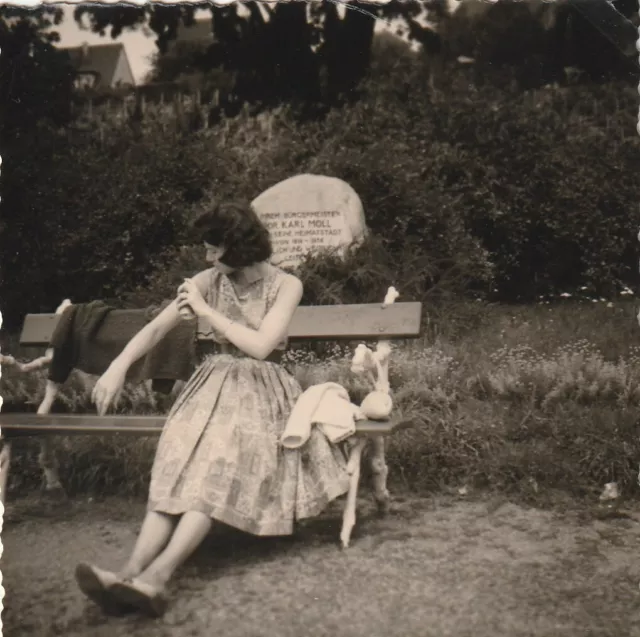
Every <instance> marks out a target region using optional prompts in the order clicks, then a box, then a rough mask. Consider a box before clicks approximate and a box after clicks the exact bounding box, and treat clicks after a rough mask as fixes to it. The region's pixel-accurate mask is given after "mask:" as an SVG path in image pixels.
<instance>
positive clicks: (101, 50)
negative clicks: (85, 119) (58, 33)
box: [63, 43, 133, 87]
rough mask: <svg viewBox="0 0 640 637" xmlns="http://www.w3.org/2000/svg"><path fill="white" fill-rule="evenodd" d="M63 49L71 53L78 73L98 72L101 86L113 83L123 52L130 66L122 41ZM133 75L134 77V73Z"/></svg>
mask: <svg viewBox="0 0 640 637" xmlns="http://www.w3.org/2000/svg"><path fill="white" fill-rule="evenodd" d="M63 51H67V53H68V54H69V57H70V58H71V63H72V64H73V65H74V66H75V68H76V72H77V73H97V74H98V81H97V85H98V86H101V87H105V86H111V85H112V84H113V79H114V75H115V73H116V69H117V67H118V59H119V57H120V54H121V53H124V56H125V60H126V62H127V66H129V58H128V57H127V54H126V51H125V48H124V45H123V44H122V43H114V44H95V45H91V46H88V45H84V46H76V47H72V48H67V49H63ZM129 73H131V66H129ZM131 77H132V79H133V73H131Z"/></svg>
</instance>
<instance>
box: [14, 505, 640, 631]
mask: <svg viewBox="0 0 640 637" xmlns="http://www.w3.org/2000/svg"><path fill="white" fill-rule="evenodd" d="M566 505H567V506H565V507H564V508H563V509H562V510H556V511H544V510H541V509H539V508H538V509H536V508H530V507H526V506H522V505H520V504H515V503H510V502H506V501H504V500H502V501H498V500H491V499H488V500H487V499H486V498H485V499H475V498H452V497H447V496H432V497H428V498H425V497H418V496H405V497H402V496H398V497H396V498H395V499H394V504H393V509H392V515H390V516H388V517H386V518H377V517H376V516H375V515H374V514H373V510H372V509H373V505H372V503H371V502H368V503H367V502H362V504H361V506H360V509H359V513H360V517H359V524H358V526H357V527H356V533H355V534H354V541H353V544H352V545H351V546H350V548H349V549H348V550H347V551H340V550H338V548H337V534H338V529H339V511H338V507H337V506H332V507H330V508H329V509H328V510H327V511H326V512H325V513H323V514H322V515H321V516H319V517H318V518H315V519H313V520H309V521H307V522H305V523H304V524H302V525H301V526H300V528H299V529H298V531H297V532H296V534H295V535H293V536H291V537H283V538H255V537H251V536H248V535H246V534H242V533H239V532H236V531H234V530H232V529H227V528H223V527H217V528H216V529H215V530H214V531H213V532H212V534H211V536H210V537H209V538H207V540H206V541H205V542H204V543H203V545H202V546H201V547H199V549H198V550H197V551H196V553H195V554H194V555H193V556H192V558H191V559H190V560H189V561H188V562H187V563H186V564H185V565H184V566H183V567H182V568H181V569H180V571H179V572H178V573H177V576H176V578H175V580H174V581H172V583H171V587H170V595H171V606H170V608H169V611H168V613H167V614H166V615H165V617H164V618H163V619H161V620H158V621H150V620H145V619H144V618H141V617H139V616H137V615H132V616H127V617H124V618H107V617H105V616H103V615H101V614H100V612H99V611H98V609H97V608H96V607H95V606H93V605H92V604H90V603H88V602H87V601H86V600H85V599H84V598H83V597H82V595H81V594H80V592H79V591H78V590H77V586H76V584H75V582H74V581H73V568H74V566H75V564H76V563H77V562H78V561H80V560H89V561H97V562H98V563H99V564H103V565H107V566H109V565H114V566H115V565H117V564H120V563H121V562H122V561H123V560H124V559H125V557H126V555H127V552H128V551H129V549H130V547H131V545H132V543H133V541H134V538H135V533H136V530H137V528H138V526H139V524H140V520H141V519H142V515H143V509H144V505H143V504H142V503H126V502H123V501H122V500H121V499H115V500H112V499H107V500H101V501H100V502H89V501H87V499H86V498H84V499H75V500H73V501H72V502H71V503H70V504H69V508H63V509H62V510H55V511H52V512H51V513H50V514H49V515H48V516H47V517H46V518H44V519H43V517H42V515H43V511H42V507H41V506H36V507H35V508H34V510H33V512H32V514H30V513H29V507H30V506H33V504H27V503H26V502H25V501H21V502H20V506H21V507H22V509H21V511H20V513H21V515H22V517H21V519H20V520H16V521H14V522H13V523H11V524H9V525H8V526H6V527H5V529H4V530H3V544H4V546H5V547H6V550H5V556H6V557H5V556H3V559H2V572H3V584H4V586H5V588H6V590H8V591H9V592H10V594H9V595H7V597H6V598H5V610H4V612H3V624H4V627H5V628H6V630H7V632H8V634H20V635H39V636H42V637H50V636H54V635H62V634H64V635H69V636H71V635H86V634H88V633H89V627H91V633H92V634H96V635H104V636H105V637H107V636H109V637H111V636H116V637H118V636H120V635H122V636H124V635H126V636H127V637H136V636H137V635H144V636H145V637H147V636H152V637H153V636H158V637H159V636H160V635H168V634H180V635H205V634H210V632H211V628H210V627H211V625H214V626H216V629H217V632H218V633H220V634H224V635H225V636H228V637H245V636H247V635H251V636H255V637H268V636H269V637H270V636H272V635H281V636H282V637H300V636H301V635H307V634H310V633H313V634H314V635H323V636H325V635H326V636H329V635H337V636H339V637H361V636H364V635H367V636H370V637H383V636H384V637H418V636H420V637H449V636H451V637H453V636H456V637H467V636H469V637H471V636H473V637H494V636H496V635H502V636H507V635H508V636H509V637H531V636H533V635H535V636H540V637H542V636H545V637H556V636H557V637H560V636H563V637H564V636H565V635H576V636H577V635H598V636H599V637H620V636H627V635H629V636H630V635H636V634H638V633H637V631H638V629H639V628H640V614H639V613H638V611H637V598H638V591H637V581H638V577H639V576H640V571H639V570H638V566H637V564H635V563H634V561H633V560H630V559H629V556H630V555H631V554H633V551H634V548H635V547H636V546H637V543H638V540H639V539H640V525H638V523H637V522H638V519H639V517H638V506H637V505H636V506H635V507H632V509H631V510H630V511H629V514H628V515H627V517H616V518H612V517H609V518H608V519H603V518H601V517H599V516H598V515H594V513H595V511H589V510H587V509H586V508H584V507H582V508H580V507H576V506H575V504H574V503H571V502H566ZM15 506H16V505H14V512H15ZM43 522H45V523H44V524H43Z"/></svg>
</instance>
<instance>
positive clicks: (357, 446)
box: [340, 436, 367, 549]
mask: <svg viewBox="0 0 640 637" xmlns="http://www.w3.org/2000/svg"><path fill="white" fill-rule="evenodd" d="M366 444H367V438H366V437H364V436H362V437H358V438H357V439H356V441H355V443H354V444H353V447H352V448H351V452H350V454H349V463H348V465H347V471H348V472H349V491H348V493H347V501H346V503H345V508H344V515H343V517H342V531H341V533H340V541H341V542H342V548H343V549H346V548H347V547H348V546H349V539H350V538H351V531H352V530H353V527H354V526H355V523H356V505H357V501H358V483H359V482H360V462H361V460H362V451H363V449H364V448H365V445H366Z"/></svg>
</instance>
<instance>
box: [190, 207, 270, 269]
mask: <svg viewBox="0 0 640 637" xmlns="http://www.w3.org/2000/svg"><path fill="white" fill-rule="evenodd" d="M192 227H193V230H194V232H195V233H196V234H197V235H198V236H199V238H200V240H201V241H203V242H205V243H208V244H209V245H213V246H219V247H223V248H224V253H223V255H222V256H221V257H220V261H221V262H222V263H224V264H225V265H228V266H229V267H230V268H244V267H247V266H249V265H253V264H254V263H259V262H261V261H266V260H267V259H269V258H270V257H271V255H272V253H273V249H272V247H271V238H270V236H269V231H268V230H267V228H266V227H265V225H264V224H263V223H262V221H260V218H259V217H258V215H257V214H256V212H255V210H254V209H253V208H252V207H251V205H250V204H246V203H238V202H229V203H219V204H217V205H215V206H214V207H213V208H212V209H210V210H207V211H206V212H204V213H203V214H201V215H200V216H199V217H198V218H197V219H196V220H195V221H194V222H193V224H192Z"/></svg>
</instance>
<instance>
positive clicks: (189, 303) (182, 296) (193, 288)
mask: <svg viewBox="0 0 640 637" xmlns="http://www.w3.org/2000/svg"><path fill="white" fill-rule="evenodd" d="M177 303H178V310H181V311H183V310H184V309H185V308H190V309H191V310H192V312H193V313H194V314H195V315H196V316H203V315H204V314H205V313H206V312H207V311H208V310H209V306H208V305H207V302H206V301H205V300H204V298H203V296H202V294H200V290H199V289H198V286H197V285H196V284H195V283H194V282H193V281H192V280H191V279H185V280H184V283H183V284H182V285H181V286H180V287H179V288H178V301H177Z"/></svg>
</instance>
